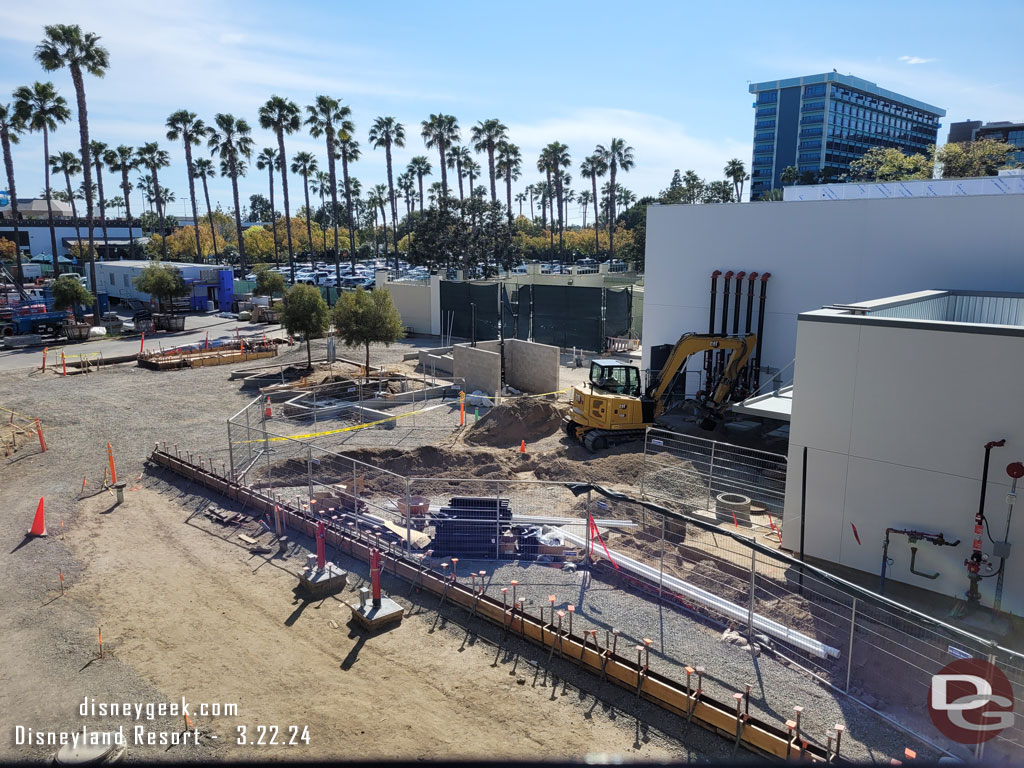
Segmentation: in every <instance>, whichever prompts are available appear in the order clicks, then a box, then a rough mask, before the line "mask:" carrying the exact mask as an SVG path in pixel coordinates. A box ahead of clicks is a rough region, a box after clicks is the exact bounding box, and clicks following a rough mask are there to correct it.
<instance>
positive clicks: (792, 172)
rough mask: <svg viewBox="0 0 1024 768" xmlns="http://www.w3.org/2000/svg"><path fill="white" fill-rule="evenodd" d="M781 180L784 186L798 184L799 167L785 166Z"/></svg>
mask: <svg viewBox="0 0 1024 768" xmlns="http://www.w3.org/2000/svg"><path fill="white" fill-rule="evenodd" d="M897 151H899V150H897ZM854 162H856V161H854ZM779 181H781V182H782V185H783V186H784V187H787V186H790V185H793V184H796V183H797V182H798V181H800V171H798V170H797V167H796V166H795V165H787V166H786V167H785V168H783V169H782V174H781V175H780V176H779Z"/></svg>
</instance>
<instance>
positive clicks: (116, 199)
mask: <svg viewBox="0 0 1024 768" xmlns="http://www.w3.org/2000/svg"><path fill="white" fill-rule="evenodd" d="M108 151H109V150H108ZM109 204H110V207H111V208H116V209H117V218H119V219H120V218H121V209H122V208H124V198H123V197H121V196H120V195H114V196H113V197H112V198H110V200H109Z"/></svg>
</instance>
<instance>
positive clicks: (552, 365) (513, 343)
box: [505, 339, 559, 393]
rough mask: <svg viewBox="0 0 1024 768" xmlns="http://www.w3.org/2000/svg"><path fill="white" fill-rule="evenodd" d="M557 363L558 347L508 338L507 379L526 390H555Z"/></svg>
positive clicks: (557, 380) (506, 353)
mask: <svg viewBox="0 0 1024 768" xmlns="http://www.w3.org/2000/svg"><path fill="white" fill-rule="evenodd" d="M558 363H559V352H558V347H553V346H551V345H549V344H536V343H534V342H531V341H520V340H519V339H509V340H508V341H506V342H505V381H506V382H507V383H508V384H509V385H510V386H513V387H515V388H516V389H519V390H522V391H523V392H536V393H541V392H554V391H556V390H557V389H558V382H559V379H558V371H559V367H558Z"/></svg>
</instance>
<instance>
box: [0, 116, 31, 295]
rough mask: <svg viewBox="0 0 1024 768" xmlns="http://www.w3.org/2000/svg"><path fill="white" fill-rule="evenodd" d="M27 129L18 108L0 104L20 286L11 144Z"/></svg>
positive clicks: (0, 136)
mask: <svg viewBox="0 0 1024 768" xmlns="http://www.w3.org/2000/svg"><path fill="white" fill-rule="evenodd" d="M24 130H25V121H24V119H23V118H22V116H21V115H19V114H18V112H17V110H16V109H15V108H14V107H13V106H11V105H10V104H0V146H2V148H3V153H4V170H5V171H6V172H7V192H8V193H9V195H10V199H11V217H12V218H13V219H14V221H13V224H14V242H15V243H16V244H17V247H16V248H15V249H14V253H15V274H14V279H15V280H16V281H17V282H18V287H19V288H20V287H21V285H22V283H23V282H24V280H25V276H24V275H23V274H22V271H21V246H20V243H21V235H20V228H19V226H18V221H19V218H18V191H17V189H16V188H15V186H14V156H13V155H12V154H11V144H17V143H18V135H19V134H20V133H23V132H24Z"/></svg>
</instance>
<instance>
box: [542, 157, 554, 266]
mask: <svg viewBox="0 0 1024 768" xmlns="http://www.w3.org/2000/svg"><path fill="white" fill-rule="evenodd" d="M544 172H545V175H546V176H547V179H548V199H547V204H548V210H549V211H550V213H551V229H549V230H548V235H549V239H550V241H551V251H552V253H554V250H555V201H554V198H553V196H552V194H551V168H545V169H544Z"/></svg>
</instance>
